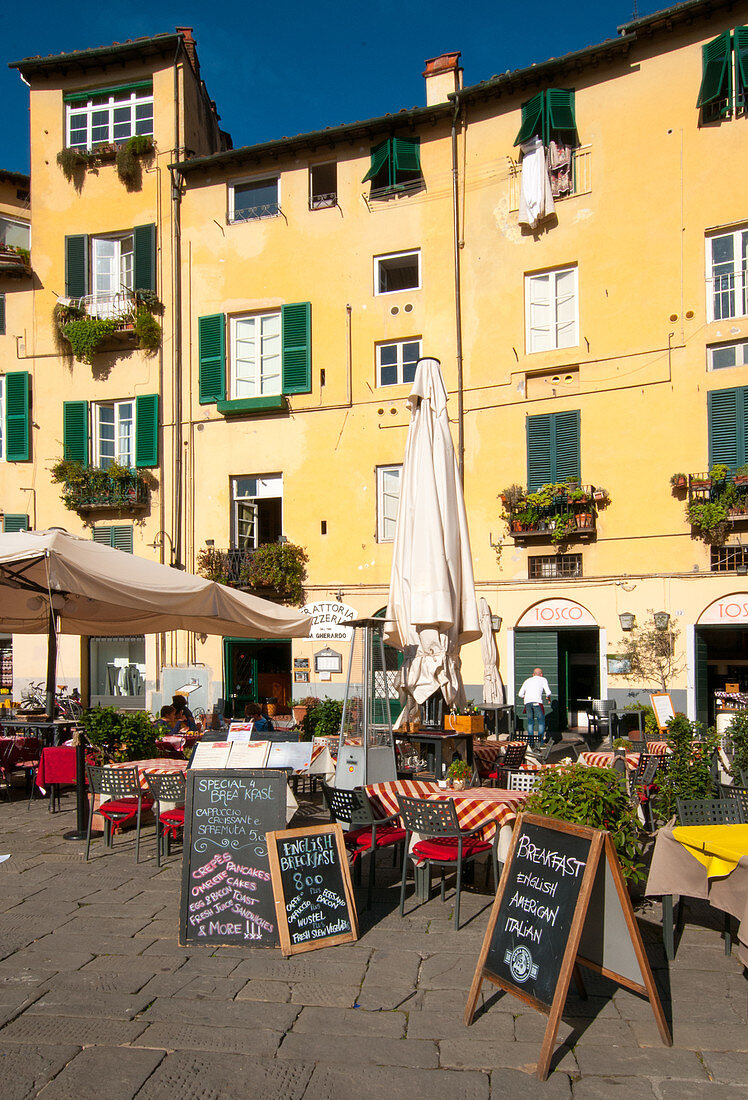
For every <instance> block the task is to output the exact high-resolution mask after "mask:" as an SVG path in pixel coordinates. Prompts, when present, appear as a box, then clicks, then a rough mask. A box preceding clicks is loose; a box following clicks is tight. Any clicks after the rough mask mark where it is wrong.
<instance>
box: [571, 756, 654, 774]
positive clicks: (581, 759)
mask: <svg viewBox="0 0 748 1100" xmlns="http://www.w3.org/2000/svg"><path fill="white" fill-rule="evenodd" d="M615 759H616V754H615V753H614V752H580V754H579V756H578V757H577V763H578V764H586V766H587V767H588V768H610V767H611V766H612V764H613V761H614V760H615ZM638 765H639V753H638V752H627V753H626V767H627V768H630V769H631V770H632V771H633V770H634V769H635V768H636V767H638Z"/></svg>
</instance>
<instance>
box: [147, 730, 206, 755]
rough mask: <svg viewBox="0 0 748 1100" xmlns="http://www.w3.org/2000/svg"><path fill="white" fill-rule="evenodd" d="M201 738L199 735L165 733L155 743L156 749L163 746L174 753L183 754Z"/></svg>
mask: <svg viewBox="0 0 748 1100" xmlns="http://www.w3.org/2000/svg"><path fill="white" fill-rule="evenodd" d="M201 738H202V734H200V733H165V734H164V736H163V737H159V739H158V740H157V741H156V748H158V747H159V746H160V745H163V746H164V747H165V748H167V749H173V751H174V752H184V751H185V749H187V750H189V749H191V748H192V746H193V745H196V744H197V742H198V741H200V740H201Z"/></svg>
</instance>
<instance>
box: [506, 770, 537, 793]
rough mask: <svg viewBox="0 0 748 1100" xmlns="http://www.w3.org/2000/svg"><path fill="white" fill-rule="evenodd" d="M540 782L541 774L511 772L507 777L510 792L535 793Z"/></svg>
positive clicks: (507, 788) (507, 786) (507, 787)
mask: <svg viewBox="0 0 748 1100" xmlns="http://www.w3.org/2000/svg"><path fill="white" fill-rule="evenodd" d="M539 782H540V772H530V771H526V772H509V774H508V775H507V777H506V790H508V791H534V790H535V788H536V787H537V785H538V783H539Z"/></svg>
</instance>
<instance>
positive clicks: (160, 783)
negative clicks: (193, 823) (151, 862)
mask: <svg viewBox="0 0 748 1100" xmlns="http://www.w3.org/2000/svg"><path fill="white" fill-rule="evenodd" d="M145 778H146V782H147V784H148V791H149V793H150V796H151V798H152V799H153V805H154V808H155V812H156V863H157V864H158V866H159V867H160V866H161V856H162V854H163V855H166V856H168V855H169V854H170V842H171V838H172V837H176V835H177V833H178V832H179V830H180V829H183V828H184V800H185V792H186V790H187V777H186V775H185V773H184V772H183V771H181V772H168V773H167V774H166V775H159V774H157V773H156V772H146V773H145ZM162 802H174V803H176V805H175V806H174V808H173V809H170V810H164V811H163V812H162V810H161V803H162Z"/></svg>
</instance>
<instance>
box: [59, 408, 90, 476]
mask: <svg viewBox="0 0 748 1100" xmlns="http://www.w3.org/2000/svg"><path fill="white" fill-rule="evenodd" d="M62 455H63V458H65V459H67V460H68V461H69V462H81V463H82V464H83V465H84V466H85V465H86V463H87V462H88V402H87V401H65V402H63V405H62Z"/></svg>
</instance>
